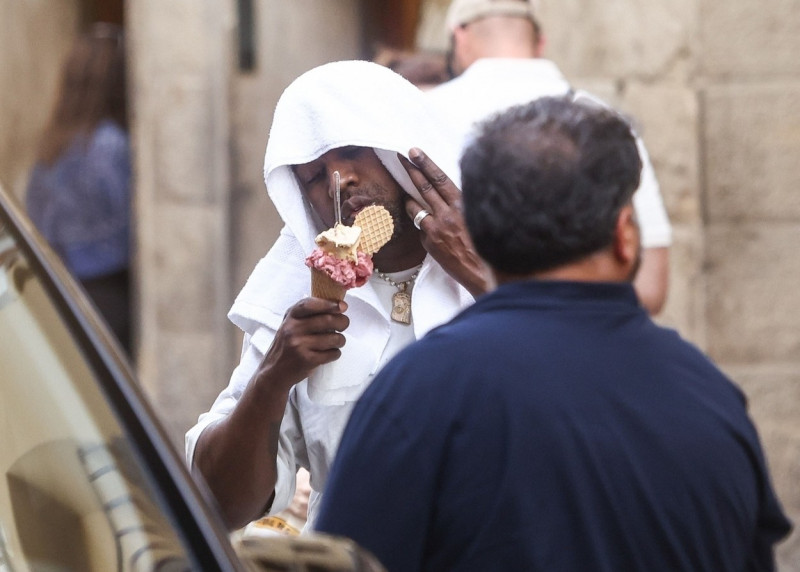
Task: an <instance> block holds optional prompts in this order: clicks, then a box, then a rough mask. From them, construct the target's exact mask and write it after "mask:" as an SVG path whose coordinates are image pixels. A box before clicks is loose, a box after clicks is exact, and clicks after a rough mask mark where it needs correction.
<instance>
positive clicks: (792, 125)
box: [695, 0, 800, 571]
mask: <svg viewBox="0 0 800 572" xmlns="http://www.w3.org/2000/svg"><path fill="white" fill-rule="evenodd" d="M697 13H698V18H699V26H698V36H697V52H696V61H697V69H698V73H697V80H696V82H695V86H696V88H697V92H698V100H699V104H700V110H701V114H700V121H699V123H698V127H699V128H698V138H699V143H700V147H701V154H702V155H701V156H702V157H703V159H704V162H703V180H702V183H703V186H702V189H703V202H704V205H705V222H706V244H707V255H706V259H705V272H706V280H707V283H708V304H707V310H706V316H707V324H708V326H707V327H708V344H707V347H708V351H709V353H710V354H711V356H712V357H713V358H714V359H716V360H717V361H718V362H719V363H720V364H721V365H722V366H723V368H724V369H726V370H727V371H728V372H729V373H730V375H731V376H732V377H733V378H734V379H735V380H736V381H737V382H738V383H739V384H740V385H741V386H742V387H743V389H744V390H745V392H746V393H747V394H748V396H749V398H750V410H751V412H752V415H753V417H754V419H755V420H756V423H757V425H758V427H759V430H760V431H761V435H762V439H763V441H764V444H765V448H766V452H767V457H768V460H769V462H770V465H771V466H772V469H773V478H774V480H775V485H776V487H777V489H778V493H779V495H780V497H781V499H782V501H783V503H784V505H785V507H786V509H787V510H788V512H789V514H790V516H791V517H792V519H793V520H794V521H795V523H796V524H797V526H798V527H800V486H798V483H800V295H799V294H798V290H797V286H796V284H797V281H798V279H799V278H800V257H798V256H797V254H796V253H795V252H794V246H795V245H796V244H798V241H800V194H798V192H797V188H798V182H800V161H798V160H797V158H798V157H800V114H798V112H797V109H798V104H800V59H798V58H797V57H796V54H797V50H798V48H800V38H798V36H797V29H798V24H800V4H798V2H796V1H792V0H766V1H764V2H747V1H744V0H728V1H726V2H721V1H718V0H699V1H698V5H697ZM779 555H780V558H781V570H792V571H797V570H800V533H798V532H795V533H794V534H793V535H792V537H790V539H789V540H788V541H787V542H786V543H784V545H783V546H781V548H780V553H779Z"/></svg>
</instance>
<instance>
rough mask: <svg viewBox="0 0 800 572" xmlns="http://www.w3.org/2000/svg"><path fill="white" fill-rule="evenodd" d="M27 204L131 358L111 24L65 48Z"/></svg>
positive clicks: (121, 127)
mask: <svg viewBox="0 0 800 572" xmlns="http://www.w3.org/2000/svg"><path fill="white" fill-rule="evenodd" d="M26 206H27V211H28V213H29V215H30V217H31V220H32V221H33V223H34V224H35V225H36V227H37V228H38V230H39V232H40V233H41V234H42V235H43V236H44V238H45V239H47V241H48V242H49V243H50V245H51V246H52V248H53V249H54V250H55V252H56V253H58V255H59V256H60V257H61V259H62V260H63V262H64V264H65V266H66V267H67V268H68V269H69V271H70V272H71V273H72V274H73V275H74V276H75V277H76V278H77V279H78V280H79V281H80V283H81V284H82V285H83V287H84V289H85V290H86V292H87V293H88V294H89V296H90V298H91V299H92V301H93V302H94V304H95V305H96V306H97V308H98V309H99V311H100V313H101V315H102V316H103V317H104V318H105V320H106V322H107V323H108V325H109V326H110V328H111V330H112V331H113V332H114V334H116V336H117V338H118V339H119V341H120V343H121V345H122V346H123V347H124V348H125V349H126V350H127V351H128V352H129V353H130V351H131V303H130V259H131V157H130V143H129V137H128V121H127V105H126V90H125V49H124V45H123V37H122V30H121V28H119V27H118V26H115V25H112V24H106V23H97V24H94V25H93V26H92V27H91V29H90V30H89V31H88V32H86V33H85V34H83V35H82V36H81V37H79V38H78V39H77V41H76V42H75V44H74V46H73V48H72V50H71V51H70V53H69V55H68V57H67V60H66V63H65V65H64V68H63V72H62V76H61V84H60V86H59V90H58V94H57V97H56V103H55V107H54V109H53V112H52V115H51V117H50V120H49V122H48V124H47V126H46V128H45V130H44V133H43V135H42V137H41V143H40V145H39V150H38V154H37V161H36V164H35V166H34V168H33V171H32V173H31V177H30V181H29V183H28V188H27V194H26Z"/></svg>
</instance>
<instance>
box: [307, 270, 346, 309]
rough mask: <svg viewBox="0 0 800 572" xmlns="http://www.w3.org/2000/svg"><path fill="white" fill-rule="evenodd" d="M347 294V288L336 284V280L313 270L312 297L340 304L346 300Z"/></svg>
mask: <svg viewBox="0 0 800 572" xmlns="http://www.w3.org/2000/svg"><path fill="white" fill-rule="evenodd" d="M345 292H347V288H345V287H344V286H342V285H341V284H339V283H338V282H336V280H333V279H332V278H331V277H330V276H328V275H327V274H326V273H324V272H322V271H320V270H317V269H316V268H312V269H311V295H312V296H314V297H315V298H324V299H325V300H332V301H334V302H338V301H340V300H344V294H345Z"/></svg>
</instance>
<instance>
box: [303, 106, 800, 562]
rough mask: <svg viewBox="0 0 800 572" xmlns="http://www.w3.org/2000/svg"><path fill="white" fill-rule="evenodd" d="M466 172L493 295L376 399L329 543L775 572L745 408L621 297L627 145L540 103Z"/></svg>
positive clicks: (469, 216) (352, 454)
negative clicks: (335, 539) (343, 540)
mask: <svg viewBox="0 0 800 572" xmlns="http://www.w3.org/2000/svg"><path fill="white" fill-rule="evenodd" d="M461 166H462V171H463V172H462V180H463V205H464V207H463V208H464V218H465V220H466V224H467V228H468V229H469V232H470V236H471V237H472V240H473V242H474V245H475V248H476V249H477V251H478V253H479V254H480V255H481V257H482V258H483V259H484V260H485V261H486V263H487V264H488V266H489V267H490V269H491V273H492V275H493V277H494V279H495V281H496V283H497V288H496V289H495V290H494V291H493V292H491V293H489V294H487V295H484V296H482V297H480V298H479V299H478V300H477V302H476V303H475V305H474V306H472V307H470V308H468V309H466V310H464V311H463V312H462V313H461V314H459V315H458V316H457V317H456V318H454V319H453V320H452V321H451V322H449V323H448V324H445V325H443V326H440V327H439V328H437V329H435V330H433V331H431V332H430V333H429V334H427V335H426V336H425V337H424V338H423V339H422V340H420V341H418V342H416V343H415V344H413V345H412V346H410V347H408V348H406V349H405V350H403V351H402V352H401V353H400V354H398V356H397V357H396V358H395V359H394V360H393V361H392V362H390V363H389V364H388V365H387V366H386V367H385V368H384V369H383V371H382V372H381V373H380V374H379V375H378V376H377V377H376V379H375V380H374V381H373V383H372V385H371V386H370V387H369V388H368V389H367V390H366V392H365V393H364V394H363V396H362V398H361V399H360V401H359V402H358V403H357V405H356V407H355V409H354V411H353V414H352V417H351V418H350V421H349V423H348V425H347V428H346V429H345V433H344V435H343V438H342V442H341V446H340V448H339V452H338V456H337V458H336V461H335V462H334V466H333V469H332V472H331V475H330V477H329V480H328V485H327V490H326V496H325V500H324V502H323V506H322V513H321V515H320V518H319V521H318V527H317V528H318V529H319V530H321V531H325V532H330V533H335V534H340V535H345V536H349V537H351V538H353V539H355V540H356V541H357V542H359V543H360V544H362V545H363V546H365V547H366V548H368V549H370V550H371V551H373V552H374V553H375V554H376V555H377V556H378V558H379V559H380V560H381V561H382V562H383V563H384V564H385V565H386V566H387V568H388V569H389V570H391V571H395V570H399V571H406V570H437V571H438V570H481V571H486V570H547V571H552V570H581V571H585V570H603V571H609V572H611V571H613V572H618V571H620V570H625V571H630V570H646V571H648V572H652V571H658V570H664V571H671V572H673V571H676V570H686V571H698V570H708V571H719V570H771V569H773V568H774V558H773V547H774V544H775V543H776V542H778V541H779V540H780V539H781V538H783V537H785V536H786V535H787V534H788V531H789V530H790V527H791V525H790V523H789V522H788V520H787V519H786V517H785V516H784V514H783V513H782V509H781V507H780V504H779V502H778V500H777V498H776V496H775V493H774V492H773V490H772V487H771V484H770V478H769V474H768V469H767V466H766V462H765V459H764V455H763V452H762V449H761V446H760V444H759V438H758V435H757V432H756V429H755V427H754V426H753V424H752V422H751V420H750V419H749V417H748V414H747V411H746V402H745V398H744V396H743V394H742V393H741V391H740V390H739V389H738V388H737V387H736V386H735V385H734V384H733V383H731V381H729V380H728V379H727V378H726V377H725V376H724V375H723V374H722V373H721V372H720V371H719V370H718V369H717V368H716V367H715V366H714V365H713V364H712V363H711V362H710V361H709V360H708V359H707V358H706V357H705V356H704V355H703V354H702V353H701V352H700V351H698V350H697V349H696V348H695V347H693V346H692V345H691V344H689V343H687V342H686V341H684V340H682V339H681V338H680V337H679V336H678V334H677V333H676V332H674V331H671V330H667V329H664V328H661V327H659V326H657V325H656V324H655V323H654V322H652V321H651V320H650V318H649V317H648V315H647V312H646V311H645V310H644V309H643V308H642V307H641V306H640V305H639V303H638V301H637V297H636V294H635V292H634V290H633V287H632V285H631V280H632V278H633V276H634V275H635V273H636V269H637V265H638V263H639V256H640V253H641V247H640V240H639V228H638V225H637V221H636V217H635V213H634V209H633V206H632V203H631V197H632V195H633V192H634V190H635V189H636V188H637V185H638V183H639V172H640V170H641V161H640V158H639V154H638V153H637V150H636V142H635V138H634V135H633V134H632V133H631V129H630V126H629V125H628V124H627V123H626V122H625V121H624V120H623V119H622V118H621V117H619V116H618V115H617V114H616V113H615V112H613V111H610V110H608V109H605V108H601V107H598V106H595V105H593V104H591V103H581V102H580V100H579V101H578V102H573V101H570V100H569V99H566V98H544V99H540V100H537V101H535V102H533V103H531V104H528V105H525V106H520V107H517V108H513V109H512V110H510V111H508V112H506V113H504V114H503V115H501V116H498V117H497V118H495V119H494V120H491V121H490V122H488V123H486V124H485V125H484V126H483V128H482V130H481V132H480V134H479V136H478V137H477V139H476V141H475V142H474V143H473V144H472V145H471V146H470V147H469V148H468V150H467V151H466V153H465V155H464V157H463V158H462V162H461ZM432 182H433V184H434V185H446V184H448V182H447V181H446V180H445V179H443V178H436V177H434V178H433V181H432ZM422 223H423V224H422V226H423V229H424V223H425V219H423V220H422Z"/></svg>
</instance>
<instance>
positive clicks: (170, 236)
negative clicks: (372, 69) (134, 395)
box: [127, 0, 234, 448]
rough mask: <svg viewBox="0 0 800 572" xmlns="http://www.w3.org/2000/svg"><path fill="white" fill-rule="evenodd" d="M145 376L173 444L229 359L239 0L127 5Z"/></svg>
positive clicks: (156, 0)
mask: <svg viewBox="0 0 800 572" xmlns="http://www.w3.org/2000/svg"><path fill="white" fill-rule="evenodd" d="M127 8H128V37H129V42H130V44H129V49H130V56H131V94H132V100H133V122H132V123H133V125H132V132H133V146H134V155H135V179H136V182H135V193H136V194H135V216H136V231H137V233H138V237H137V238H138V240H137V244H138V248H137V252H136V259H135V262H136V269H137V281H138V311H139V316H140V324H139V329H138V342H137V355H138V358H137V365H138V370H139V377H140V379H141V382H142V384H143V386H144V389H145V391H146V392H147V394H148V395H149V397H150V398H151V399H152V400H153V401H154V403H155V405H156V410H157V412H158V413H159V414H160V416H161V418H162V420H163V421H164V423H165V424H166V426H167V430H168V432H169V434H170V437H171V438H172V439H173V441H174V443H175V444H176V446H178V447H180V448H182V440H183V433H184V432H185V431H186V429H187V428H188V427H190V426H191V425H192V424H193V423H194V422H195V420H196V413H195V412H196V411H203V410H205V409H206V408H207V407H208V406H209V405H210V403H211V402H212V401H213V399H214V397H215V396H216V394H217V393H218V392H219V390H220V389H221V388H222V387H224V385H225V384H226V383H227V380H228V377H229V375H230V369H231V364H232V355H231V354H232V352H231V344H230V343H229V339H230V332H231V329H232V326H230V325H229V324H228V322H227V320H226V316H225V315H226V313H227V310H228V308H229V306H230V302H231V296H230V289H229V287H228V284H229V279H230V263H229V259H230V250H231V245H230V228H229V226H230V225H229V197H230V188H231V173H230V134H229V86H230V76H231V70H232V67H233V65H234V54H233V46H234V42H233V41H232V30H233V24H234V20H233V13H234V11H233V4H232V0H170V1H169V2H161V1H160V0H137V1H136V2H131V3H129V4H128V7H127Z"/></svg>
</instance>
